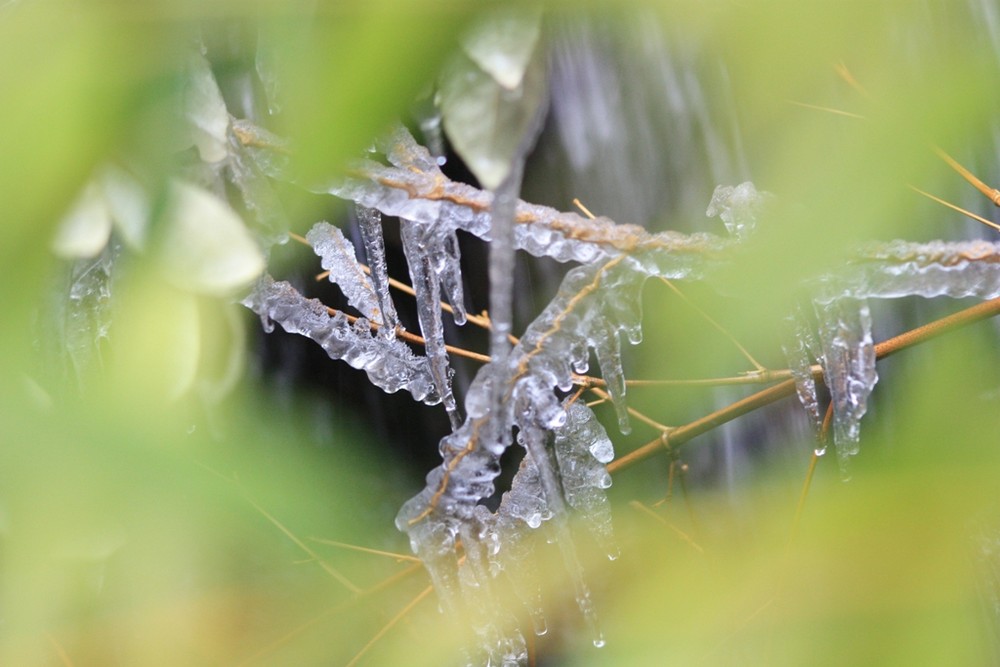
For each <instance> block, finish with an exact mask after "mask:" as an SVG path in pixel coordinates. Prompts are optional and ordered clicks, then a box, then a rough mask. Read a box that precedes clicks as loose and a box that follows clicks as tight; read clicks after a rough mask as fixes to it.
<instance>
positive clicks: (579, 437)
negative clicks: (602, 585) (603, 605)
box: [553, 402, 619, 560]
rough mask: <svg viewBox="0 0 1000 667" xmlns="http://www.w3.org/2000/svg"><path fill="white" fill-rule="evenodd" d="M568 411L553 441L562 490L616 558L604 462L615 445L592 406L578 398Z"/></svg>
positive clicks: (608, 551)
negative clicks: (579, 400)
mask: <svg viewBox="0 0 1000 667" xmlns="http://www.w3.org/2000/svg"><path fill="white" fill-rule="evenodd" d="M566 412H567V420H566V424H565V426H563V427H562V428H560V429H558V430H556V432H555V441H554V444H553V449H554V451H555V454H556V460H557V461H558V463H559V477H560V479H561V481H562V487H563V493H564V494H565V496H566V502H567V503H569V505H570V507H572V508H573V509H574V510H575V511H576V512H577V513H578V514H579V515H580V518H581V519H582V520H583V521H584V522H585V524H586V526H587V528H588V529H589V530H590V532H591V533H592V534H593V536H594V538H595V539H596V540H597V543H598V544H599V545H601V547H602V548H603V549H604V550H605V553H607V554H608V557H609V558H610V559H612V560H614V559H615V558H617V557H618V553H619V552H618V546H617V545H616V544H615V541H614V535H613V533H612V528H611V505H610V503H608V497H607V495H606V494H605V492H604V490H605V489H606V488H608V487H609V486H611V475H609V474H608V471H607V470H606V469H605V464H606V463H608V462H610V461H611V460H612V459H613V458H614V455H615V453H614V448H613V446H612V444H611V440H610V439H609V438H608V434H607V433H606V432H605V430H604V427H603V426H601V423H600V422H599V421H597V418H596V417H595V416H594V413H593V412H592V411H591V410H590V408H588V407H587V406H586V405H584V404H582V403H580V402H576V403H573V404H572V405H570V406H569V407H568V408H567V409H566Z"/></svg>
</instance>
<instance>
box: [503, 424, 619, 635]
mask: <svg viewBox="0 0 1000 667" xmlns="http://www.w3.org/2000/svg"><path fill="white" fill-rule="evenodd" d="M520 426H521V429H520V431H519V432H518V441H520V442H521V444H522V445H523V446H524V448H525V450H527V454H526V455H525V456H530V457H531V458H532V459H534V460H535V463H536V465H537V466H538V473H539V479H540V480H541V487H542V491H543V493H544V494H545V502H546V504H547V505H548V507H549V510H550V511H551V512H552V524H553V528H552V530H553V532H554V533H555V541H556V543H557V545H558V546H559V551H560V552H561V553H562V556H563V563H564V564H565V566H566V572H567V573H568V574H569V577H570V580H571V581H572V582H573V590H574V592H575V597H576V603H577V606H578V607H579V608H580V613H581V614H582V615H583V617H584V619H585V620H586V621H587V624H588V625H589V626H590V627H591V631H592V632H593V634H594V636H595V638H597V637H599V636H600V631H599V630H598V629H597V614H596V612H595V610H594V605H593V601H592V600H591V596H590V589H589V587H588V586H587V582H586V579H585V578H584V573H583V565H581V564H580V559H579V557H578V556H577V553H576V547H575V545H574V543H573V536H572V535H571V533H570V528H569V513H568V512H567V509H566V502H565V500H564V499H563V491H562V485H561V484H560V482H559V479H558V477H557V476H556V472H555V471H556V468H555V465H553V461H552V457H551V455H550V454H549V451H548V448H547V447H546V442H545V441H546V438H547V434H546V432H545V431H544V430H542V429H540V428H539V427H537V426H534V425H532V424H528V423H521V424H520Z"/></svg>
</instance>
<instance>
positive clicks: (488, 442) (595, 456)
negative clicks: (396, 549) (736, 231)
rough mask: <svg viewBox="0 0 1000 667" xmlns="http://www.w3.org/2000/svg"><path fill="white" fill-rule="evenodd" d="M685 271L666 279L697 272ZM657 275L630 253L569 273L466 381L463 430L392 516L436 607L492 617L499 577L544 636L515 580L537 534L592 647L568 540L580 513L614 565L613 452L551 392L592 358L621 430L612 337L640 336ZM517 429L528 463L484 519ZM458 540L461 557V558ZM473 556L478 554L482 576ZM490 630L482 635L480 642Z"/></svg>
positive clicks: (600, 433)
mask: <svg viewBox="0 0 1000 667" xmlns="http://www.w3.org/2000/svg"><path fill="white" fill-rule="evenodd" d="M660 262H661V263H662V259H660ZM681 265H682V266H686V265H684V263H683V262H681ZM682 266H678V267H674V269H673V270H672V271H671V273H672V274H675V275H681V276H685V275H693V274H694V273H695V271H694V269H693V268H691V267H686V268H682ZM661 268H662V266H661V264H660V263H657V262H655V261H652V260H651V259H650V258H649V257H647V256H644V254H643V253H638V254H637V255H636V256H635V257H629V256H625V255H621V256H619V257H616V258H614V259H612V260H610V261H605V262H596V263H592V264H589V265H584V266H580V267H577V268H575V269H573V270H571V271H570V272H569V273H568V274H567V276H566V278H565V279H564V281H563V284H562V286H561V288H560V290H559V293H558V294H557V295H556V297H555V298H554V299H553V300H552V302H551V303H550V304H549V305H548V307H547V308H546V309H545V310H544V311H543V312H542V313H541V314H540V315H539V316H538V317H537V318H536V319H535V321H534V322H533V323H532V324H531V325H530V326H529V327H528V329H527V330H526V331H525V333H524V335H523V336H522V337H521V339H520V341H519V342H518V344H517V345H516V346H515V347H514V349H513V350H512V352H511V354H510V355H509V356H508V357H507V359H506V360H505V361H503V364H504V367H503V368H502V369H499V370H498V369H496V368H493V366H494V365H496V364H497V363H498V362H496V361H493V362H491V363H490V364H488V365H487V366H484V367H483V368H481V369H480V371H479V373H478V374H477V376H476V378H475V380H473V382H472V384H471V386H470V387H469V390H468V393H467V396H466V399H465V407H466V413H467V415H468V416H467V418H466V420H465V422H464V423H463V424H462V425H461V426H460V427H459V428H458V429H456V430H455V432H454V433H452V434H451V435H449V436H448V437H446V438H445V439H444V440H442V442H441V446H440V450H441V454H442V458H443V462H442V464H441V465H440V466H439V467H437V468H435V469H434V470H432V471H431V472H430V473H429V474H428V475H427V480H426V482H427V484H426V486H425V488H424V489H423V491H421V492H420V493H419V494H418V495H417V496H415V497H414V498H412V499H410V500H409V501H408V502H407V503H406V504H405V505H404V506H403V508H402V509H401V511H400V513H399V515H398V517H397V519H396V524H397V526H398V527H399V528H400V530H403V531H405V532H406V533H408V534H409V537H410V542H411V546H412V547H413V550H414V552H415V553H416V554H417V555H418V556H420V558H421V559H422V560H423V561H424V564H425V566H426V567H427V569H428V571H429V572H430V573H431V577H432V579H433V581H434V583H435V587H436V589H437V591H438V594H439V596H440V597H441V598H442V604H443V606H444V608H445V609H449V610H451V611H452V612H453V613H456V614H459V615H460V617H463V618H466V617H468V615H469V613H470V612H469V611H468V610H467V607H469V606H472V607H477V608H479V607H488V608H493V609H495V608H497V605H498V604H499V602H498V601H497V600H495V599H493V598H491V594H490V593H489V591H490V589H491V587H492V586H495V584H493V583H491V580H492V579H493V578H495V577H497V576H499V573H500V572H504V573H506V575H507V576H508V578H509V579H510V580H511V581H510V583H511V586H512V588H513V590H514V591H515V592H516V594H517V596H518V598H519V599H520V600H521V601H522V602H523V604H524V605H525V607H526V608H527V610H528V612H529V614H530V616H531V617H532V622H533V625H534V629H535V631H536V632H544V630H545V623H544V617H543V616H542V614H541V602H540V600H541V592H540V587H539V585H538V582H536V581H533V580H532V579H531V578H530V577H528V576H525V575H524V574H523V573H521V572H519V570H520V569H523V563H524V559H526V558H527V557H528V556H529V555H530V537H529V536H528V532H527V531H530V530H532V529H544V530H545V531H546V532H547V534H549V535H550V537H551V538H552V540H553V541H554V542H557V543H558V544H559V548H560V549H561V550H562V552H563V560H564V562H565V564H566V569H567V572H568V573H569V575H570V579H571V581H572V583H573V588H574V593H575V597H576V599H577V602H578V604H579V606H580V609H581V611H582V613H583V615H584V617H585V619H586V620H587V621H588V623H589V624H590V625H592V626H593V627H594V636H595V642H596V641H600V634H599V632H598V631H597V630H596V619H595V614H594V609H593V604H592V602H591V598H590V593H589V591H588V588H587V585H586V583H585V581H584V578H583V569H582V566H581V565H580V562H579V558H578V557H577V555H576V551H575V547H574V545H573V540H572V539H571V530H570V526H569V512H570V510H572V511H574V512H575V513H576V514H577V515H579V517H580V518H581V522H582V524H583V525H584V526H586V528H587V530H588V531H589V532H590V533H591V534H592V535H593V536H594V538H595V541H596V542H597V543H598V544H599V545H601V546H602V547H603V548H604V549H605V550H606V551H607V553H608V555H609V557H611V558H614V557H616V555H617V548H616V547H615V546H614V540H613V536H612V530H611V517H610V509H609V507H608V504H607V498H606V496H605V489H606V488H607V487H608V486H610V484H611V477H610V475H608V473H607V470H606V468H605V465H606V464H607V463H608V462H609V461H610V460H611V459H612V457H613V455H614V450H613V448H612V445H611V441H610V439H609V438H608V436H607V433H606V432H605V431H604V428H603V427H602V426H601V425H600V423H599V422H598V421H597V419H596V417H594V415H593V413H592V412H591V410H590V409H589V408H587V407H586V406H585V405H584V404H582V403H579V402H574V403H568V404H567V403H565V402H563V401H561V400H560V399H559V397H558V393H557V392H558V391H568V390H569V389H570V388H571V387H572V386H573V374H574V370H575V368H578V367H580V366H581V365H582V364H585V363H586V360H587V358H588V357H589V354H590V350H591V349H594V350H595V351H596V353H597V357H598V360H599V362H600V364H601V372H602V375H603V377H604V378H605V380H606V381H607V384H608V389H609V393H611V394H612V397H613V400H614V401H615V403H616V407H618V409H619V412H620V415H621V419H622V422H623V426H625V427H627V413H626V411H625V408H624V387H625V384H624V375H623V370H622V368H621V358H620V354H619V346H620V343H619V336H620V334H621V333H625V334H626V335H627V336H628V338H629V339H630V340H636V339H638V338H639V337H640V334H639V331H640V324H641V319H642V312H641V308H640V305H639V304H640V292H641V287H642V285H643V283H644V281H645V279H646V277H648V276H649V275H652V274H653V273H655V272H657V271H659V270H660V269H661ZM654 269H655V271H654ZM498 378H501V379H503V380H504V384H503V386H502V387H501V388H500V390H501V395H502V400H501V402H500V404H499V407H494V404H493V403H492V398H491V396H492V393H493V391H494V390H495V387H494V386H493V385H494V383H496V382H497V381H498ZM515 428H516V430H517V442H518V444H519V445H520V446H521V447H523V448H524V449H525V457H524V459H523V461H522V463H521V467H520V469H519V470H518V472H517V474H516V475H515V476H514V479H513V482H512V485H511V489H510V491H508V492H507V493H505V494H504V496H503V497H502V499H501V502H500V506H499V509H498V511H497V512H496V513H491V512H489V511H488V510H486V509H485V508H484V507H483V506H482V505H481V504H480V503H481V502H482V501H483V500H485V499H486V498H489V497H490V496H491V495H492V494H493V491H494V486H493V481H494V479H495V478H496V476H497V475H498V474H499V473H500V457H501V455H502V454H503V452H504V451H505V450H506V449H507V447H508V446H510V445H511V439H512V434H513V431H514V430H515ZM546 526H547V528H545V527H546ZM459 542H460V543H461V548H462V549H463V550H464V551H465V553H466V555H467V558H466V559H465V560H464V561H463V560H461V559H460V558H459V556H460V554H459V553H458V543H459ZM507 549H510V550H511V551H510V553H507V551H506V550H507ZM470 550H472V551H475V552H476V553H477V554H481V553H482V552H485V553H486V557H487V559H488V561H489V567H483V566H482V565H481V564H482V558H481V555H477V556H475V557H473V556H472V552H471V551H470ZM481 550H482V551H481ZM476 563H479V565H476ZM484 577H485V580H484ZM494 630H495V628H494V629H490V630H489V631H488V632H487V631H485V630H484V631H483V632H481V633H480V636H481V637H483V638H484V639H483V642H484V645H485V644H486V643H488V642H487V641H486V639H485V637H488V636H491V634H490V633H492V632H493V631H494Z"/></svg>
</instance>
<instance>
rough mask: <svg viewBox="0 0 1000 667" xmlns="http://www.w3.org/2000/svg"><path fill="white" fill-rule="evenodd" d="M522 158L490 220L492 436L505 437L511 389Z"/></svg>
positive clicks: (496, 201) (496, 199) (500, 193)
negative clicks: (506, 400) (509, 372)
mask: <svg viewBox="0 0 1000 667" xmlns="http://www.w3.org/2000/svg"><path fill="white" fill-rule="evenodd" d="M522 171H523V164H522V162H521V161H520V160H517V161H516V164H515V165H514V166H513V168H512V169H511V172H510V174H509V175H508V176H507V178H506V179H505V180H504V182H503V183H502V184H501V185H500V187H499V188H497V190H496V192H495V193H494V195H493V206H492V210H491V213H492V217H491V220H490V238H491V242H490V266H489V279H490V359H491V362H490V368H491V374H492V376H493V379H492V381H491V383H490V407H489V413H490V415H492V416H493V417H492V418H491V431H492V432H491V438H492V439H494V440H496V439H498V438H500V437H501V432H502V431H503V425H502V424H500V423H499V422H500V420H499V418H498V417H499V415H501V414H502V412H503V410H502V403H503V400H504V396H505V394H506V392H507V386H506V384H507V357H508V355H509V354H510V348H511V343H510V334H511V331H512V329H513V292H514V281H513V277H514V250H515V247H514V212H515V208H516V206H517V195H518V192H519V191H520V189H521V173H522Z"/></svg>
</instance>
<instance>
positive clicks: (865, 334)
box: [816, 298, 878, 472]
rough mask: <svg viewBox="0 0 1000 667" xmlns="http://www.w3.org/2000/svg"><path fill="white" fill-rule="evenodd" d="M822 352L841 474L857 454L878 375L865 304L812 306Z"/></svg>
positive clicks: (847, 301) (851, 301)
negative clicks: (817, 325) (864, 417)
mask: <svg viewBox="0 0 1000 667" xmlns="http://www.w3.org/2000/svg"><path fill="white" fill-rule="evenodd" d="M816 316H817V319H818V320H819V339H820V343H821V345H822V348H823V377H824V379H825V381H826V386H827V388H828V389H829V390H830V401H831V402H832V404H833V443H834V445H835V446H836V448H837V458H838V460H839V462H840V466H841V470H842V471H844V472H846V466H847V463H848V460H849V458H850V457H851V456H854V455H855V454H857V453H858V449H859V447H858V440H859V436H860V433H861V418H862V417H863V416H864V415H865V412H866V411H867V409H868V397H869V396H870V395H871V392H872V389H873V388H874V387H875V383H876V382H877V381H878V374H877V373H876V371H875V345H874V343H873V341H872V331H871V328H872V320H871V313H870V312H869V309H868V303H867V302H866V301H864V300H857V299H848V298H844V299H838V300H836V301H831V302H829V303H826V304H820V303H817V304H816Z"/></svg>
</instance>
